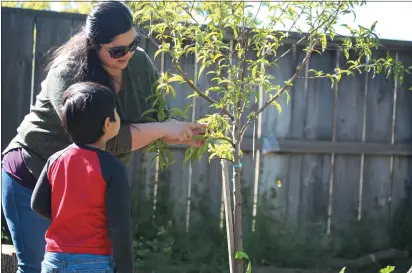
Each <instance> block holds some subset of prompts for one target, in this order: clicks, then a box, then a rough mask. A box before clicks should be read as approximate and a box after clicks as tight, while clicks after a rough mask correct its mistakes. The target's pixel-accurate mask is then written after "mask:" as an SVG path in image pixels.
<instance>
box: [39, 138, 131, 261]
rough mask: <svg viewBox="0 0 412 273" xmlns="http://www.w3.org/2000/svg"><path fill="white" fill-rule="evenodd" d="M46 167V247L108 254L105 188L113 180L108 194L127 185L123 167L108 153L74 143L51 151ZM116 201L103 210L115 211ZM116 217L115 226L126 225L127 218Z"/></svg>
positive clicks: (117, 209)
mask: <svg viewBox="0 0 412 273" xmlns="http://www.w3.org/2000/svg"><path fill="white" fill-rule="evenodd" d="M47 166H48V167H47V175H46V177H45V179H46V180H48V181H47V182H48V183H49V184H50V186H51V190H52V195H51V218H52V223H51V225H50V227H49V229H48V230H47V233H46V242H47V246H46V250H47V251H62V252H70V253H91V254H101V255H110V254H111V253H112V245H111V241H110V239H109V237H108V234H107V216H106V202H105V199H106V198H105V197H106V188H107V186H108V185H109V183H116V186H115V187H110V188H108V189H107V194H108V195H110V194H111V192H110V191H118V190H119V188H120V187H125V186H127V185H121V184H127V180H126V179H125V176H126V173H125V172H126V170H125V168H124V166H123V165H122V164H121V163H120V162H119V161H118V160H117V159H116V158H115V157H114V156H113V155H111V154H109V153H108V152H105V151H102V150H100V149H97V148H94V147H88V146H83V145H76V144H73V145H70V146H69V147H68V148H66V149H64V150H63V151H60V152H58V153H56V154H54V155H53V156H52V157H51V158H50V160H49V162H48V165H47ZM119 194H120V193H119ZM124 194H127V195H126V196H124V195H123V196H118V198H119V199H123V198H124V199H125V200H129V196H128V192H125V193H124ZM42 198H44V199H47V196H45V197H42ZM118 201H120V200H118ZM119 204H120V203H119V202H116V203H114V204H108V205H109V206H110V207H108V208H107V210H114V211H116V212H117V213H119V212H120V211H121V210H119V208H117V205H119ZM119 220H120V221H121V223H119V225H125V226H127V225H128V224H129V223H128V222H127V221H128V217H123V218H122V217H119Z"/></svg>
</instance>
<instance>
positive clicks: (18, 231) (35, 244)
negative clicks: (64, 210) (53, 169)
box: [1, 170, 50, 273]
mask: <svg viewBox="0 0 412 273" xmlns="http://www.w3.org/2000/svg"><path fill="white" fill-rule="evenodd" d="M1 183H2V189H1V191H2V196H1V204H2V206H3V212H4V216H5V218H6V222H7V226H8V228H9V230H10V235H11V239H12V240H13V245H14V248H15V251H16V256H17V262H18V269H17V272H18V273H40V272H41V262H42V260H43V258H44V252H45V247H46V240H45V238H44V235H45V233H46V230H47V228H48V227H49V224H50V222H49V221H48V220H46V219H44V218H42V217H41V216H39V215H38V214H36V213H35V212H34V211H33V210H32V209H31V207H30V199H31V194H32V191H31V190H30V189H28V188H26V187H23V186H22V185H20V184H19V183H18V182H17V181H15V178H14V177H13V176H11V175H9V174H8V173H6V172H5V171H3V170H2V172H1Z"/></svg>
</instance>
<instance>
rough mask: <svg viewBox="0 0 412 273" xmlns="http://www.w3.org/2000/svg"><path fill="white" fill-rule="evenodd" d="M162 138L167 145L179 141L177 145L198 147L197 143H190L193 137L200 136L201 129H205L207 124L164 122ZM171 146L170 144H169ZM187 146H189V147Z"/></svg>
mask: <svg viewBox="0 0 412 273" xmlns="http://www.w3.org/2000/svg"><path fill="white" fill-rule="evenodd" d="M163 126H164V128H163V129H164V132H165V134H164V137H163V139H164V140H165V141H166V142H167V143H169V141H171V142H175V141H179V143H177V144H180V143H182V144H183V143H187V144H189V143H190V144H193V145H196V146H197V145H199V144H200V142H199V141H192V137H193V136H197V135H200V134H201V133H202V132H203V129H204V128H206V127H207V124H204V123H195V122H180V121H174V122H164V123H163ZM170 144H171V143H170ZM190 144H189V145H190Z"/></svg>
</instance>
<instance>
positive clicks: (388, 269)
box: [379, 265, 395, 273]
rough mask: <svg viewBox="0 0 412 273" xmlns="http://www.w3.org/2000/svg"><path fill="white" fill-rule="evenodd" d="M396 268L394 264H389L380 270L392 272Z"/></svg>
mask: <svg viewBox="0 0 412 273" xmlns="http://www.w3.org/2000/svg"><path fill="white" fill-rule="evenodd" d="M394 270H395V267H394V266H389V265H388V266H387V267H385V268H382V269H381V270H380V271H379V272H380V273H391V272H393V271H394Z"/></svg>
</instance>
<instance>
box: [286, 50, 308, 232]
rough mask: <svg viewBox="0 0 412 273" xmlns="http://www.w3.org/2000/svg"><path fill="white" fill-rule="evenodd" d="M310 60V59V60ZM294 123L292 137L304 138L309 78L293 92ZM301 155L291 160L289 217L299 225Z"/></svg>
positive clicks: (304, 72)
mask: <svg viewBox="0 0 412 273" xmlns="http://www.w3.org/2000/svg"><path fill="white" fill-rule="evenodd" d="M296 54H297V62H298V63H301V62H302V60H303V58H304V56H305V52H303V48H302V47H298V48H297V49H296ZM309 62H310V60H309ZM308 67H309V64H308V63H307V64H306V66H305V68H304V69H302V71H301V72H300V75H299V76H300V77H304V76H307V73H308V70H309V69H308ZM291 95H292V98H294V99H292V102H291V103H292V109H293V110H292V125H291V131H290V137H291V138H293V139H303V138H304V130H305V115H306V107H307V106H306V100H307V95H308V79H298V80H297V81H296V83H295V86H294V88H293V92H292V94H291ZM302 160H303V156H301V155H291V156H290V160H289V186H288V206H287V219H288V223H289V224H290V225H291V226H293V227H297V225H298V221H299V207H300V196H301V175H300V173H301V171H302Z"/></svg>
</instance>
